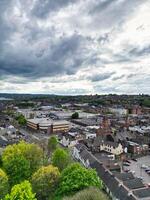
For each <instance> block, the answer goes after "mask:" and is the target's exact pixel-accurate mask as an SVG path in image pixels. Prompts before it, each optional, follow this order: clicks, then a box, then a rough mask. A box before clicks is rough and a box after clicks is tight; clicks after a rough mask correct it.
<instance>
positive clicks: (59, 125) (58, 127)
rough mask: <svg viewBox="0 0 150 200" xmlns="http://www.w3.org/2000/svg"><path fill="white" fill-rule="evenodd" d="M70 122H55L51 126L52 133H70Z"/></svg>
mask: <svg viewBox="0 0 150 200" xmlns="http://www.w3.org/2000/svg"><path fill="white" fill-rule="evenodd" d="M69 127H70V125H69V122H68V121H65V120H58V121H53V122H52V124H51V129H50V132H51V133H58V132H68V131H69Z"/></svg>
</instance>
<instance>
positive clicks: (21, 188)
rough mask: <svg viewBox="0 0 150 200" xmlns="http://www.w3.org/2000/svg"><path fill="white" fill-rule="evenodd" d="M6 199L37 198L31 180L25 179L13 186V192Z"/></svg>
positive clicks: (27, 199) (34, 199)
mask: <svg viewBox="0 0 150 200" xmlns="http://www.w3.org/2000/svg"><path fill="white" fill-rule="evenodd" d="M4 200H36V198H35V194H33V192H32V187H31V184H30V183H29V181H24V182H22V183H20V184H17V185H15V186H13V187H12V189H11V193H10V194H8V195H6V196H5V198H4Z"/></svg>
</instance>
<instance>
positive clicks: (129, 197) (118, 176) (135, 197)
mask: <svg viewBox="0 0 150 200" xmlns="http://www.w3.org/2000/svg"><path fill="white" fill-rule="evenodd" d="M72 155H73V157H74V159H76V160H78V161H79V162H80V163H82V164H83V165H84V166H85V167H86V168H93V169H95V170H96V171H97V174H98V176H99V177H100V179H101V180H102V181H103V184H104V188H105V191H106V192H107V194H108V195H109V196H110V197H111V199H113V200H150V188H149V187H148V186H146V185H144V184H143V182H142V181H141V179H139V178H135V177H134V176H133V174H132V173H125V172H123V173H121V172H112V171H110V170H109V169H108V168H107V167H106V166H104V165H103V163H102V162H100V161H99V160H98V159H97V158H96V157H95V156H94V155H93V154H91V153H90V152H89V151H88V150H87V149H86V147H85V146H84V145H83V144H77V145H76V146H74V148H73V150H72Z"/></svg>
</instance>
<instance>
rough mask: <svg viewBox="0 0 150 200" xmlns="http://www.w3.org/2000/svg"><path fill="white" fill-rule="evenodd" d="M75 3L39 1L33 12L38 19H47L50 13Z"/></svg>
mask: <svg viewBox="0 0 150 200" xmlns="http://www.w3.org/2000/svg"><path fill="white" fill-rule="evenodd" d="M73 2H74V1H73V0H37V1H36V3H35V5H34V8H33V9H32V11H31V12H32V14H33V15H34V16H36V17H39V18H45V17H47V16H48V15H49V13H51V12H55V11H58V10H59V9H61V8H64V7H65V6H68V5H69V4H71V3H73Z"/></svg>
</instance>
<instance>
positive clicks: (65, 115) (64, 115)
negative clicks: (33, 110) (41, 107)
mask: <svg viewBox="0 0 150 200" xmlns="http://www.w3.org/2000/svg"><path fill="white" fill-rule="evenodd" d="M74 112H78V113H79V118H94V117H96V116H97V114H93V113H86V112H83V111H81V110H76V111H64V110H63V111H51V112H50V117H54V118H55V119H62V120H65V119H71V116H72V114H73V113H74Z"/></svg>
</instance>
